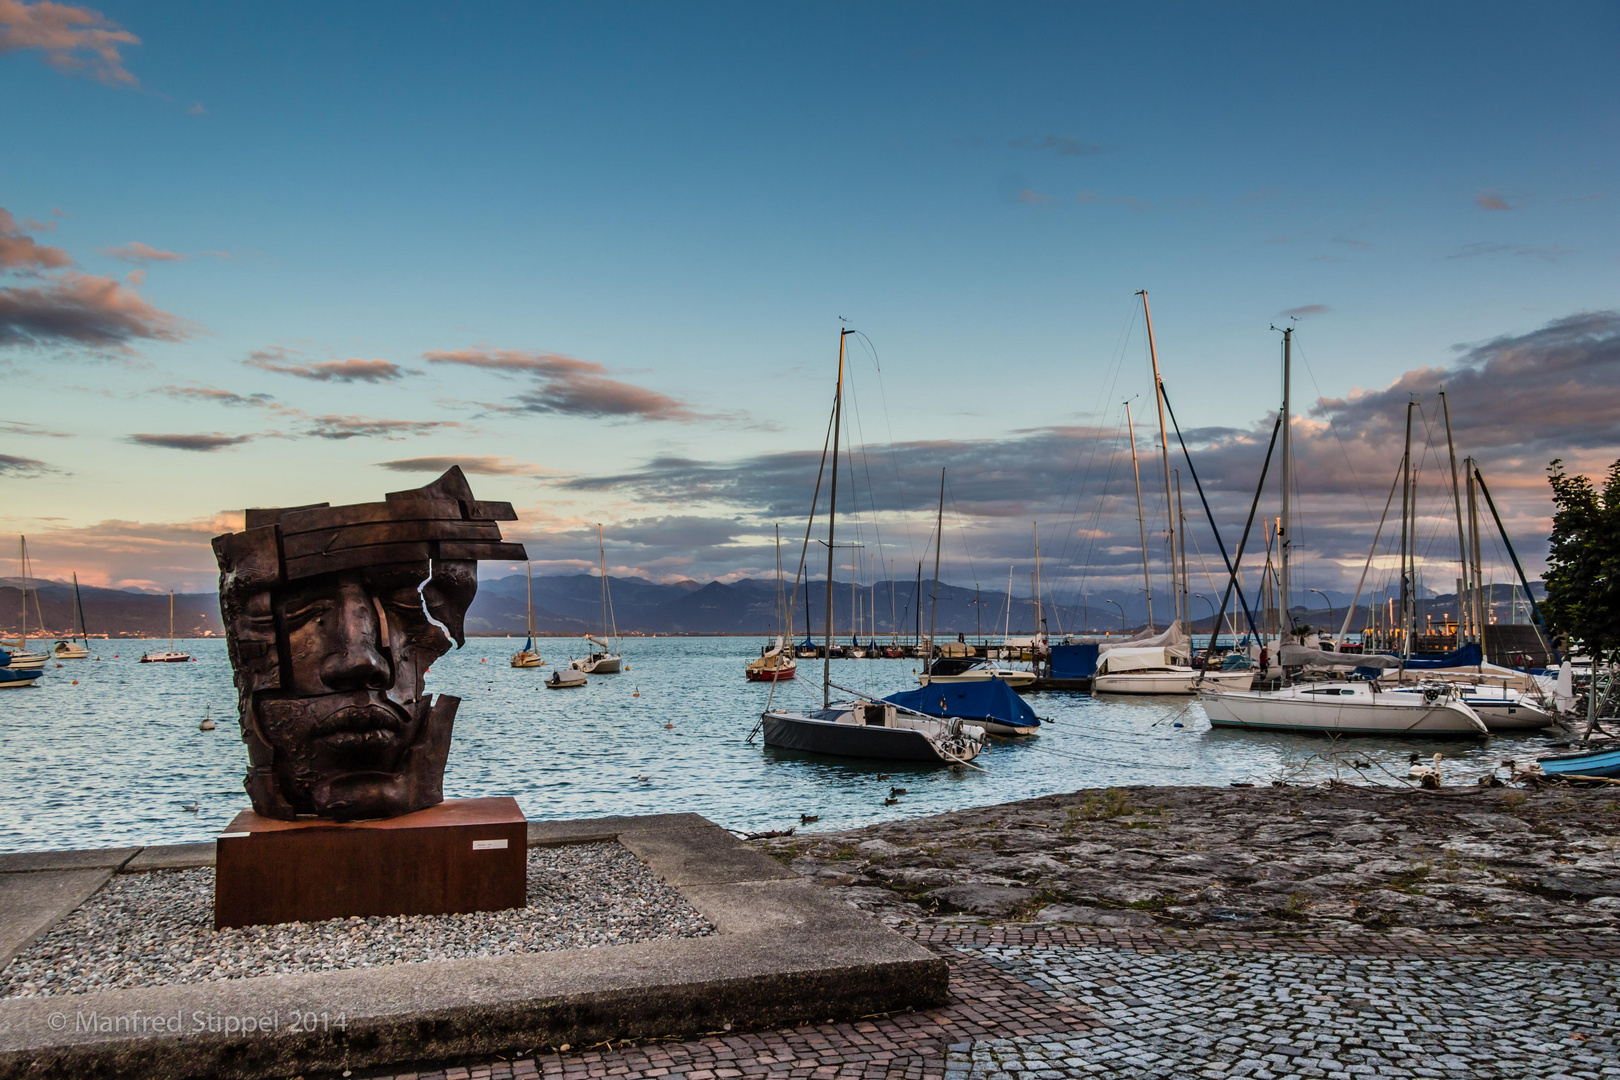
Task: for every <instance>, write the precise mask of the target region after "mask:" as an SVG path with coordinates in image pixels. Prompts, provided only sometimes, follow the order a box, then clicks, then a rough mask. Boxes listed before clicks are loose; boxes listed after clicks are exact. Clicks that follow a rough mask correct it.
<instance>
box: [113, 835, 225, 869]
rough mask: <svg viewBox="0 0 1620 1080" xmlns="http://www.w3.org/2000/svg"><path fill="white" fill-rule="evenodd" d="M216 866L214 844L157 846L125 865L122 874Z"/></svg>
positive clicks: (142, 852)
mask: <svg viewBox="0 0 1620 1080" xmlns="http://www.w3.org/2000/svg"><path fill="white" fill-rule="evenodd" d="M213 865H214V842H213V841H212V840H209V841H206V842H204V843H201V844H155V845H153V846H152V847H144V848H141V853H140V854H139V855H137V856H135V857H134V858H133V859H131V860H129V862H127V863H125V864H124V867H123V869H122V870H120V871H119V873H121V874H145V873H150V872H151V871H153V870H195V869H197V868H199V867H203V866H213Z"/></svg>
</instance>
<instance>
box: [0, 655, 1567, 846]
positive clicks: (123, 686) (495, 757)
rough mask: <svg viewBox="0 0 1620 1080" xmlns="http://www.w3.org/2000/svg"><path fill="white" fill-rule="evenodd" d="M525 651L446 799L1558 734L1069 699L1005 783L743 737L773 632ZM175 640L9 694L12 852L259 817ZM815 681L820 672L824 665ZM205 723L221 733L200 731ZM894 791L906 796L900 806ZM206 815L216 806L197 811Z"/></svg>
mask: <svg viewBox="0 0 1620 1080" xmlns="http://www.w3.org/2000/svg"><path fill="white" fill-rule="evenodd" d="M519 644H520V642H518V641H510V640H508V639H505V638H476V639H473V640H471V641H469V642H468V643H467V646H466V648H464V649H462V650H460V651H459V652H455V651H453V652H451V653H450V655H448V656H446V657H444V658H443V659H441V660H440V661H439V662H438V663H437V664H435V665H434V667H433V671H432V673H431V675H430V676H429V679H428V688H429V690H431V691H432V692H434V693H448V694H455V695H458V696H459V697H461V699H462V703H461V709H460V712H459V714H458V715H457V717H456V727H455V743H454V747H453V749H452V750H451V753H450V765H449V768H448V770H447V772H446V775H445V795H446V796H447V797H451V798H455V797H467V796H488V795H512V796H515V797H516V798H517V800H518V802H519V803H520V804H521V805H522V807H523V809H524V812H525V813H526V814H528V815H529V817H530V818H531V819H535V820H538V819H545V818H576V817H597V816H603V815H609V814H650V813H669V812H678V811H696V812H697V813H701V814H704V815H705V816H707V817H709V818H711V819H713V820H714V821H717V822H719V823H720V824H721V825H724V826H727V827H729V828H733V829H743V830H749V831H759V830H764V829H786V828H788V827H789V826H796V825H799V815H800V814H817V815H819V816H820V819H821V820H820V821H819V822H817V823H815V824H814V825H811V826H805V827H801V829H802V831H807V830H822V829H833V828H843V827H847V826H852V825H860V824H865V823H868V822H873V821H882V820H887V819H892V818H901V817H917V816H922V815H926V814H934V813H939V812H941V811H945V810H955V809H960V808H963V807H971V806H985V805H990V804H994V803H1000V802H1008V801H1011V800H1014V799H1025V798H1031V797H1034V796H1038V795H1047V794H1052V793H1055V792H1066V791H1074V790H1076V789H1079V788H1088V787H1104V786H1108V785H1116V784H1118V785H1123V784H1218V785H1225V784H1229V783H1232V782H1234V781H1239V782H1248V783H1257V784H1265V783H1269V782H1270V781H1272V780H1275V779H1284V780H1288V781H1291V782H1297V781H1310V780H1320V779H1323V778H1325V777H1329V776H1333V775H1335V774H1336V772H1337V773H1339V774H1342V775H1343V776H1344V777H1345V778H1346V779H1350V780H1355V779H1356V775H1355V773H1353V772H1352V771H1350V770H1349V769H1348V767H1347V763H1348V762H1349V761H1351V760H1354V759H1364V760H1369V761H1371V762H1373V763H1374V768H1373V769H1371V770H1369V771H1370V772H1371V773H1372V775H1374V776H1375V777H1378V778H1381V779H1384V780H1385V781H1386V782H1389V783H1394V782H1396V781H1395V780H1394V779H1392V778H1391V777H1390V776H1388V775H1386V774H1385V773H1382V772H1380V771H1379V767H1380V766H1381V767H1382V768H1383V769H1386V770H1388V773H1392V774H1395V775H1398V776H1401V777H1404V776H1405V775H1406V770H1407V767H1408V763H1407V759H1408V756H1409V755H1410V754H1413V753H1418V754H1422V755H1423V756H1424V757H1425V758H1427V757H1428V756H1429V755H1431V754H1433V753H1434V752H1436V751H1439V752H1441V753H1443V754H1445V756H1446V759H1447V761H1446V763H1445V764H1444V765H1443V772H1444V774H1445V776H1446V779H1447V782H1448V783H1466V782H1472V781H1473V780H1474V779H1475V778H1476V777H1477V776H1479V775H1480V774H1481V772H1483V771H1486V770H1488V769H1490V768H1491V767H1492V766H1495V765H1497V764H1499V763H1500V762H1501V761H1502V760H1503V759H1505V758H1515V759H1517V760H1519V761H1521V762H1523V761H1527V760H1529V759H1531V758H1532V757H1533V756H1534V754H1535V753H1536V752H1537V751H1541V750H1544V749H1545V748H1546V747H1547V746H1548V744H1549V743H1551V742H1552V741H1553V739H1552V738H1551V737H1547V736H1539V735H1538V736H1514V737H1503V736H1499V737H1496V738H1492V739H1490V740H1488V741H1480V742H1462V741H1457V742H1445V743H1426V742H1418V741H1393V740H1388V741H1386V740H1372V739H1356V740H1342V741H1340V742H1339V743H1338V744H1337V746H1335V744H1334V743H1332V742H1331V741H1330V740H1328V739H1325V738H1316V737H1310V736H1293V735H1277V734H1263V733H1258V732H1245V731H1231V730H1225V729H1212V728H1211V727H1210V725H1209V723H1208V722H1207V721H1206V720H1205V718H1204V714H1203V711H1202V710H1201V709H1200V708H1199V706H1198V705H1197V703H1196V702H1193V701H1189V700H1188V699H1169V698H1107V697H1103V698H1093V697H1091V696H1090V695H1087V694H1074V693H1061V694H1060V693H1053V694H1032V695H1029V696H1028V697H1027V698H1026V700H1028V701H1029V702H1030V704H1031V705H1032V706H1033V707H1034V708H1035V711H1036V712H1037V713H1039V714H1040V715H1041V716H1043V717H1046V718H1049V719H1052V720H1054V721H1055V723H1052V724H1049V725H1047V726H1045V727H1044V728H1043V732H1042V734H1041V735H1040V736H1039V737H1038V738H1034V739H1028V740H1024V741H1022V742H1020V743H1018V744H1009V743H1007V742H1003V741H998V742H997V743H996V745H995V746H994V748H993V749H991V750H990V751H988V752H986V753H985V754H983V755H982V756H981V757H980V758H979V764H981V765H983V766H984V768H985V769H986V770H987V771H985V772H982V773H981V772H971V771H951V770H948V769H907V768H905V767H903V766H896V765H893V764H889V765H872V764H865V763H856V762H849V761H840V760H837V759H831V758H816V757H812V756H809V755H805V754H800V753H795V752H790V751H776V750H770V749H767V748H765V747H763V746H762V745H761V744H760V743H759V741H758V740H757V739H756V740H755V741H754V742H753V743H752V744H750V743H747V742H745V741H744V738H745V736H747V735H748V733H749V730H750V729H751V728H752V727H753V726H754V724H755V723H756V722H757V720H758V718H759V713H760V711H761V709H762V708H763V707H764V705H765V701H766V697H767V695H768V694H769V693H770V686H769V685H768V684H760V683H749V682H746V681H744V679H743V667H744V666H745V665H746V664H747V662H748V660H749V659H751V658H752V657H753V656H756V655H758V651H759V644H760V641H759V639H753V638H657V639H631V640H629V641H627V642H626V648H625V653H626V657H627V660H628V662H629V670H628V671H627V672H624V673H621V674H618V675H606V676H593V677H591V679H590V684H589V685H588V686H586V687H585V688H583V689H578V690H547V689H545V688H543V687H542V686H541V682H542V680H543V679H545V677H546V675H547V674H548V673H549V671H550V670H551V665H554V664H556V663H558V662H559V661H560V662H562V663H564V664H566V662H567V660H568V658H569V655H570V654H569V650H570V647H571V646H572V647H573V649H574V655H580V649H579V645H580V643H579V642H576V641H568V640H566V639H543V640H542V641H541V652H542V654H543V655H544V656H545V658H546V661H547V665H548V666H547V667H543V668H532V669H527V670H517V669H513V668H511V667H510V666H508V664H507V657H508V656H509V655H510V654H511V653H512V652H513V651H514V650H515V649H516V648H517V646H518V645H519ZM160 645H161V646H162V647H167V640H165V641H163V642H161V643H156V642H153V643H143V642H140V641H133V640H122V641H104V642H97V643H96V644H95V650H94V651H95V652H96V653H97V654H99V656H100V657H101V659H99V660H84V661H68V662H65V663H63V665H62V666H61V667H57V666H56V662H55V661H52V662H51V663H50V664H49V665H48V666H47V674H46V676H45V678H43V679H41V680H40V682H39V683H38V684H36V686H35V687H34V688H32V689H27V690H7V691H4V692H0V851H20V850H38V849H49V848H87V847H101V846H115V845H126V844H131V845H132V844H154V843H179V842H183V841H191V840H206V839H209V838H211V837H213V836H214V835H215V834H217V833H218V832H220V831H221V830H222V828H223V827H224V826H225V825H226V824H227V823H228V822H229V821H230V819H231V817H232V816H233V815H234V814H235V813H236V812H237V811H238V810H241V809H244V808H246V807H247V805H248V802H247V797H246V795H245V794H244V793H243V791H242V775H243V772H244V770H245V767H246V760H247V757H246V752H245V749H244V748H243V746H242V743H241V740H240V738H239V733H238V728H237V723H236V693H235V690H234V689H233V688H232V685H231V672H230V663H229V661H228V659H227V658H226V654H225V643H224V641H222V640H194V641H188V642H185V643H184V645H183V647H184V648H185V649H186V650H188V651H189V652H190V653H191V654H192V655H193V656H194V657H196V662H195V663H191V664H138V663H136V660H137V658H138V657H139V656H140V654H141V652H142V651H144V650H145V649H148V648H153V647H158V646H160ZM915 667H916V661H914V660H835V661H833V681H834V682H837V683H841V684H842V685H845V686H850V687H856V688H859V689H861V690H863V691H866V692H870V693H874V694H879V695H881V694H888V693H893V692H894V691H896V690H903V689H907V688H910V687H913V686H915V685H916V681H915V677H914V675H913V670H914V668H915ZM800 670H801V672H802V673H803V674H804V675H806V676H807V677H808V676H810V675H811V674H812V672H811V664H810V662H809V661H805V662H804V665H803V666H801V668H800ZM819 674H820V669H819V664H817V665H815V672H814V675H815V677H817V678H819ZM74 680H77V684H76V685H75V682H74ZM638 691H639V696H637V692H638ZM777 695H778V702H779V703H780V702H784V701H785V702H786V703H788V704H789V705H793V706H802V705H806V704H809V703H810V698H809V694H808V692H807V691H806V690H805V689H803V688H802V687H800V686H798V685H795V684H784V685H782V686H779V687H778V688H777ZM205 714H207V715H211V716H212V717H213V718H214V719H215V720H216V721H217V722H218V724H219V727H218V729H217V730H215V731H212V732H201V731H198V730H197V724H198V721H200V720H201V719H202V718H203V716H204V715H205ZM1178 722H1179V723H1180V724H1181V725H1182V726H1180V727H1177V726H1175V725H1176V724H1177V723H1178ZM666 724H672V725H674V726H673V727H670V728H666V727H665V725H666ZM1335 754H1337V758H1338V761H1337V763H1336V762H1335V760H1334V755H1335ZM880 772H881V773H887V774H889V778H887V779H881V780H880V779H879V778H878V777H879V774H880ZM639 776H645V777H647V778H648V779H646V780H645V781H641V780H638V779H637V777H639ZM891 786H900V787H904V788H906V789H907V794H905V795H904V796H902V797H901V798H900V801H899V802H898V803H897V804H896V805H894V806H885V805H884V804H883V800H884V798H885V797H886V796H887V795H888V794H889V788H890V787H891ZM188 803H197V804H199V807H200V809H199V810H198V811H195V812H188V811H186V810H184V809H182V807H183V806H185V805H186V804H188Z"/></svg>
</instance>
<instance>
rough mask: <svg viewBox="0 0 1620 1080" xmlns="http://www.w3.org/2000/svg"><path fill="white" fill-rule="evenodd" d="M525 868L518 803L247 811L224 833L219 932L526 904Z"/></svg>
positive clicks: (218, 874)
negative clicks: (377, 814) (345, 816)
mask: <svg viewBox="0 0 1620 1080" xmlns="http://www.w3.org/2000/svg"><path fill="white" fill-rule="evenodd" d="M527 870H528V824H527V822H526V821H525V820H524V817H523V811H522V810H520V809H519V808H518V804H517V800H516V799H510V798H500V799H451V800H449V801H446V802H442V803H440V804H439V805H437V806H432V807H429V808H428V809H426V810H418V811H416V812H415V813H411V814H404V815H402V816H400V817H394V818H384V819H381V820H377V821H350V822H335V821H323V820H315V819H309V820H299V821H281V820H278V819H275V818H267V817H261V816H260V815H258V814H256V813H254V812H253V811H251V810H244V811H242V812H241V813H240V814H237V815H236V818H235V819H234V820H233V821H232V822H231V824H230V827H229V828H227V829H226V830H225V832H224V833H222V834H220V837H219V841H218V845H217V855H216V860H215V882H214V928H215V929H216V930H218V929H223V928H224V927H227V926H258V925H263V924H268V923H284V922H318V921H320V920H322V919H345V918H348V917H349V916H351V915H359V916H361V917H365V916H369V915H448V914H452V913H459V912H470V911H500V910H503V909H505V908H519V907H523V906H524V904H526V903H527V902H528V890H527Z"/></svg>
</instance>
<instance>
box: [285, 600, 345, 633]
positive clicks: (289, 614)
mask: <svg viewBox="0 0 1620 1080" xmlns="http://www.w3.org/2000/svg"><path fill="white" fill-rule="evenodd" d="M334 610H336V605H334V604H333V603H332V601H330V600H328V599H327V598H325V597H320V596H317V597H312V598H310V599H309V600H305V601H302V602H294V603H289V604H288V605H287V606H286V608H285V609H284V611H283V616H284V617H285V618H286V620H287V629H289V630H296V629H298V628H299V627H301V626H308V625H309V624H310V623H312V622H320V621H321V620H322V619H323V618H325V617H326V616H328V615H330V614H331V613H332V612H333V611H334Z"/></svg>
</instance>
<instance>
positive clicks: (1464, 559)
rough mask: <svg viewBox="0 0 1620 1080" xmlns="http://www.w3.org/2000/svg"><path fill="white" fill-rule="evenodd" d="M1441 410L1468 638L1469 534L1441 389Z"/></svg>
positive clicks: (1462, 623)
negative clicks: (1454, 514)
mask: <svg viewBox="0 0 1620 1080" xmlns="http://www.w3.org/2000/svg"><path fill="white" fill-rule="evenodd" d="M1440 412H1441V414H1442V415H1444V416H1445V418H1446V453H1447V454H1449V455H1450V457H1451V505H1452V508H1453V509H1454V510H1455V511H1456V512H1457V559H1458V561H1459V562H1461V563H1462V578H1461V579H1459V584H1460V586H1461V588H1459V589H1458V590H1457V637H1458V641H1459V642H1461V641H1465V640H1467V634H1468V630H1469V626H1468V623H1469V620H1468V617H1467V615H1466V614H1465V612H1464V609H1463V598H1464V597H1465V596H1466V595H1467V594H1468V534H1467V532H1465V531H1464V530H1463V513H1462V488H1461V486H1459V485H1458V483H1457V447H1456V445H1455V444H1454V443H1453V442H1452V441H1451V405H1450V403H1449V402H1447V400H1446V392H1445V391H1444V390H1442V391H1440Z"/></svg>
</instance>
